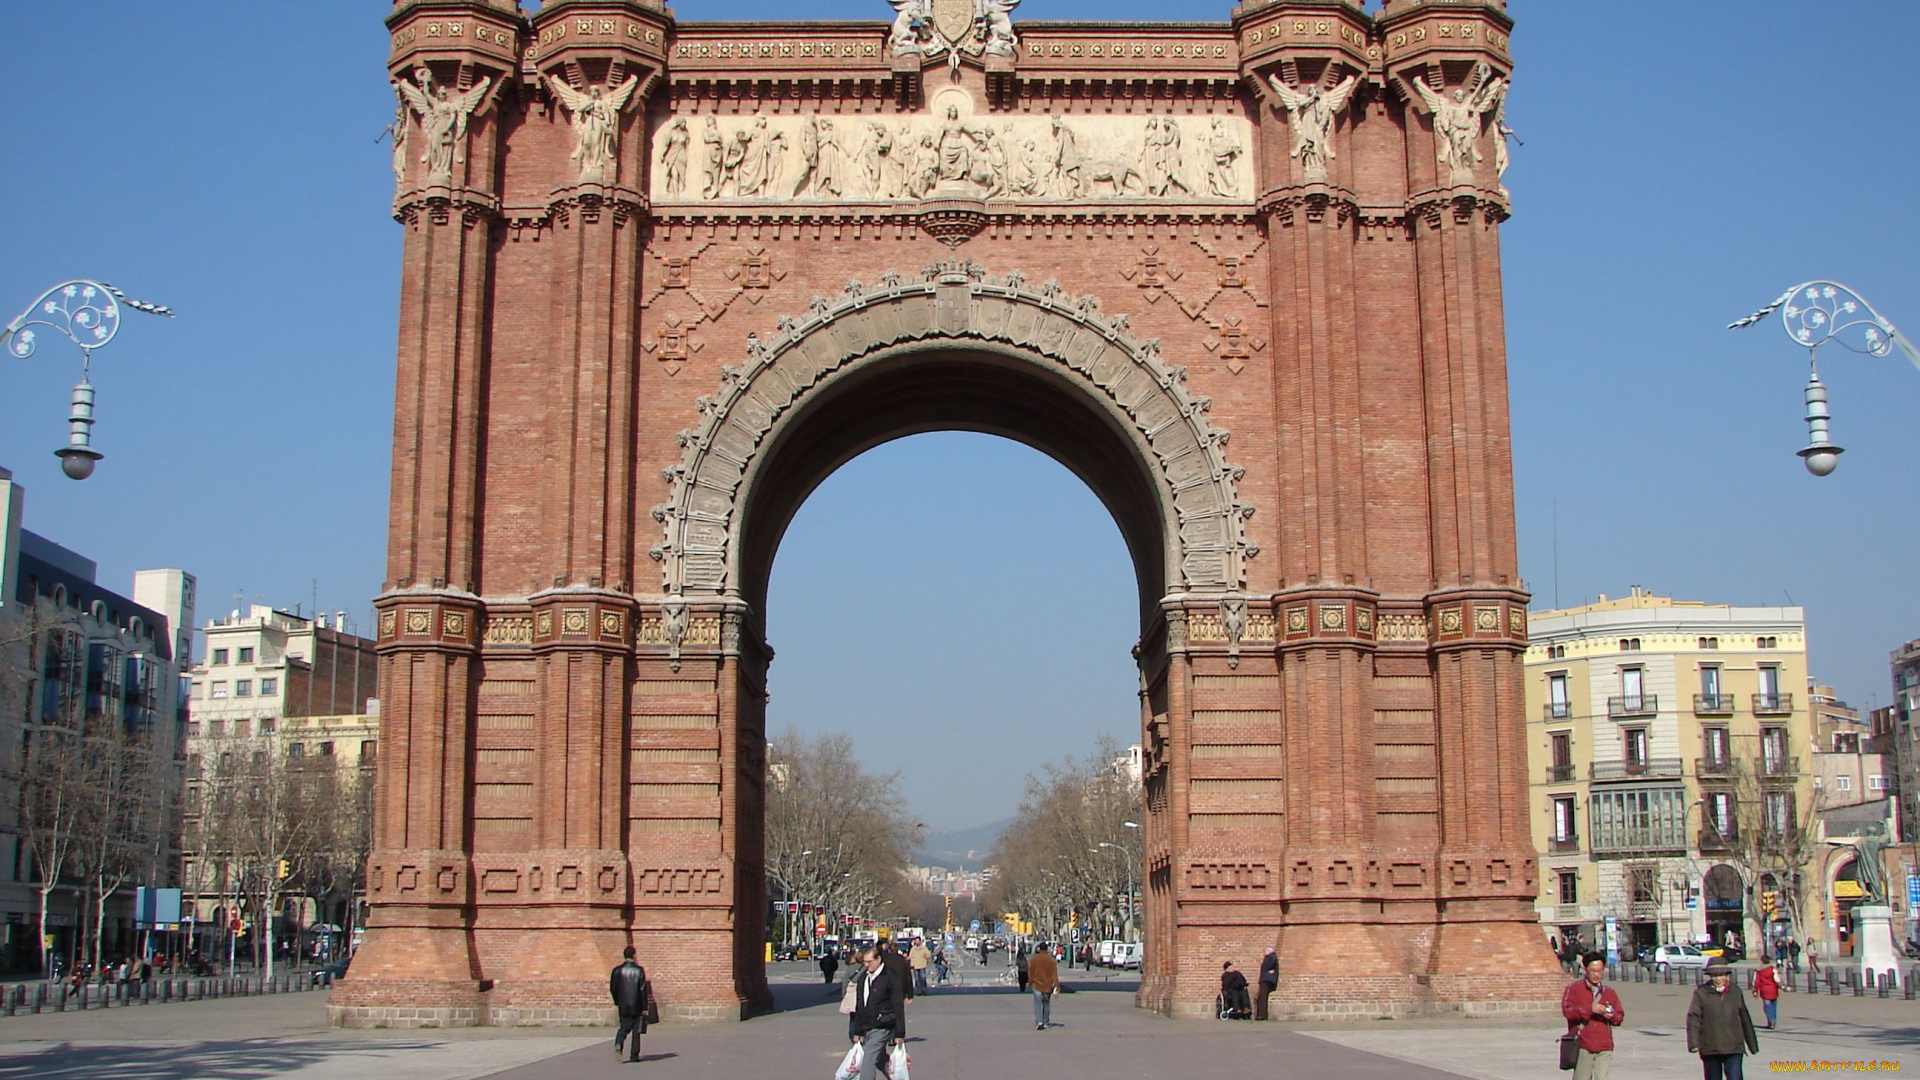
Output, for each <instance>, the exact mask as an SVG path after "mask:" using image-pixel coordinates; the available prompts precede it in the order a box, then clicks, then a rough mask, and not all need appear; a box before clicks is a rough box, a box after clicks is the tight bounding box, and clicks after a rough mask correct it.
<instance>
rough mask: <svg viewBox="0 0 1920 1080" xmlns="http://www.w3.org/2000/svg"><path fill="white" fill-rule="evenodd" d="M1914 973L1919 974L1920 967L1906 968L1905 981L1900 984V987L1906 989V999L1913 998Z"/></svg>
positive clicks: (1910, 999)
mask: <svg viewBox="0 0 1920 1080" xmlns="http://www.w3.org/2000/svg"><path fill="white" fill-rule="evenodd" d="M1915 975H1920V968H1908V969H1907V981H1906V982H1905V983H1904V984H1902V986H1901V989H1902V990H1904V991H1906V996H1907V1000H1908V1001H1912V1000H1913V980H1914V976H1915Z"/></svg>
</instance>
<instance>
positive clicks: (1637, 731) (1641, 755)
mask: <svg viewBox="0 0 1920 1080" xmlns="http://www.w3.org/2000/svg"><path fill="white" fill-rule="evenodd" d="M1622 734H1623V735H1624V736H1625V737H1626V746H1625V748H1624V749H1625V756H1626V759H1627V768H1628V769H1629V770H1632V769H1635V768H1639V769H1645V768H1646V767H1647V756H1648V755H1647V729H1646V728H1643V727H1641V728H1628V729H1626V731H1624V732H1623V733H1622Z"/></svg>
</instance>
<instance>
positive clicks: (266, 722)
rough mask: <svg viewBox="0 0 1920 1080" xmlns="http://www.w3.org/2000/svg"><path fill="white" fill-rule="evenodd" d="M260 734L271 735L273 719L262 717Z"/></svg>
mask: <svg viewBox="0 0 1920 1080" xmlns="http://www.w3.org/2000/svg"><path fill="white" fill-rule="evenodd" d="M260 734H262V735H271V734H273V717H271V716H263V717H261V718H260Z"/></svg>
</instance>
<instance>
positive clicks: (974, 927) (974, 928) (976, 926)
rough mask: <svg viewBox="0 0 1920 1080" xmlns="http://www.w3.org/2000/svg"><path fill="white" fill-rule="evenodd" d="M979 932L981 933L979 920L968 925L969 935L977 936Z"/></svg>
mask: <svg viewBox="0 0 1920 1080" xmlns="http://www.w3.org/2000/svg"><path fill="white" fill-rule="evenodd" d="M979 932H980V920H979V919H975V920H973V922H972V923H970V924H968V926H967V933H969V934H977V933H979Z"/></svg>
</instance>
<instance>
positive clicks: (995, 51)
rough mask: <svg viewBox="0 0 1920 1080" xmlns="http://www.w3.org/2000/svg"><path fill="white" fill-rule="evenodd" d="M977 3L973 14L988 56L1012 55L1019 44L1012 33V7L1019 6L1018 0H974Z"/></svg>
mask: <svg viewBox="0 0 1920 1080" xmlns="http://www.w3.org/2000/svg"><path fill="white" fill-rule="evenodd" d="M976 2H977V3H978V4H979V7H978V9H977V14H976V15H975V16H974V18H975V20H976V24H977V25H978V26H979V27H980V34H981V37H982V38H983V39H984V40H985V42H986V54H987V55H988V56H1012V55H1013V54H1014V50H1015V49H1017V48H1018V47H1019V45H1020V39H1019V38H1017V37H1015V36H1014V33H1013V9H1014V8H1016V7H1019V6H1020V0H976Z"/></svg>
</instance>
